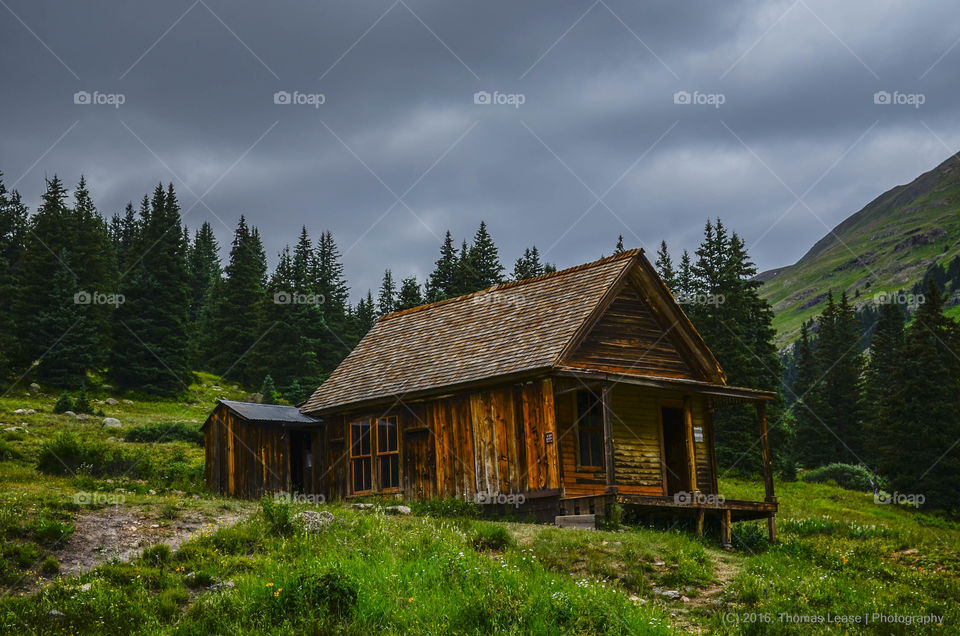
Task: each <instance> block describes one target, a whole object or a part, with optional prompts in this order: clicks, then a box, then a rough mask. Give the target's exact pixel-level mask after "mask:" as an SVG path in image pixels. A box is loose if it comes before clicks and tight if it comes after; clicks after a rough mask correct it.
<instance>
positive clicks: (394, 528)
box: [0, 375, 960, 634]
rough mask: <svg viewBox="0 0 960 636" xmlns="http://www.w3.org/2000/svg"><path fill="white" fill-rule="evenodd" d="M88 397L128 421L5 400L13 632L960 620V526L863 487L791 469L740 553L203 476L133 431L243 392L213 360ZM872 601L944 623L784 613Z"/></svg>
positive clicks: (702, 541) (733, 627) (677, 531)
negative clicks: (189, 375)
mask: <svg viewBox="0 0 960 636" xmlns="http://www.w3.org/2000/svg"><path fill="white" fill-rule="evenodd" d="M90 396H91V398H92V399H94V400H101V401H103V400H106V399H107V398H108V397H114V398H115V399H117V400H118V404H116V405H109V404H105V403H104V404H101V403H96V402H95V403H94V409H95V410H96V409H102V411H103V413H104V415H106V416H109V417H116V418H117V419H119V420H120V421H121V422H122V423H123V426H122V427H121V428H103V427H101V424H100V422H101V420H102V417H92V418H91V419H88V420H77V419H76V418H74V417H71V416H69V415H55V414H53V413H52V408H53V405H54V403H55V402H56V399H57V396H56V395H50V394H43V393H42V392H41V393H39V394H37V395H33V394H29V393H26V392H23V391H22V390H20V389H17V390H15V391H13V392H11V393H10V394H8V395H6V396H4V397H3V398H0V422H2V424H0V534H2V537H0V539H2V554H0V588H2V589H3V593H2V597H0V633H11V634H29V633H36V634H59V633H63V634H68V633H69V634H82V633H142V634H153V633H162V634H236V633H278V634H305V633H348V634H354V633H357V634H359V633H370V632H386V633H398V634H399V633H422V634H446V633H464V634H487V633H516V634H527V633H536V634H554V633H577V634H602V633H613V634H672V633H735V634H741V633H743V634H766V633H786V634H791V633H796V634H809V633H838V632H841V631H844V632H850V631H853V632H865V633H884V634H901V633H902V634H906V633H915V632H918V631H919V632H920V633H927V632H929V633H955V632H956V631H957V630H958V626H960V608H958V605H957V602H956V600H957V599H958V598H960V576H958V570H960V523H958V522H957V520H951V519H947V518H945V517H943V516H941V515H938V514H933V513H929V512H925V511H923V510H922V509H920V510H917V509H913V508H908V507H903V506H893V505H882V504H877V503H874V499H873V495H872V494H869V493H860V492H855V491H850V490H844V489H841V488H839V487H837V486H835V485H832V484H809V483H803V482H778V483H777V494H778V497H779V499H780V505H781V509H780V510H781V513H780V515H779V517H778V524H779V525H778V529H779V542H778V543H777V544H776V545H773V546H770V545H768V544H767V543H766V541H765V525H764V526H763V527H761V525H760V524H755V523H741V524H737V525H736V526H735V534H734V538H735V544H736V547H735V549H734V550H733V551H730V552H725V551H723V550H721V549H720V548H719V543H718V541H717V538H716V537H715V536H713V535H711V534H708V535H707V536H705V537H699V536H697V535H696V534H694V533H692V532H690V531H689V530H687V529H685V528H684V527H670V526H667V527H661V528H652V527H637V526H633V525H627V524H623V525H621V526H620V527H611V528H610V529H607V530H603V531H595V532H590V531H579V530H567V529H559V528H554V527H549V526H542V525H534V524H529V523H520V522H517V521H509V522H506V521H505V522H492V521H486V520H482V519H479V518H477V514H476V510H475V509H474V508H473V507H471V506H468V505H464V504H456V503H453V502H427V503H425V504H420V505H416V506H414V507H413V508H414V511H413V512H414V514H412V515H409V516H393V515H388V514H384V512H383V510H382V509H381V508H379V507H375V508H373V509H370V510H355V509H353V508H351V507H349V506H346V505H342V504H336V503H334V504H328V505H320V506H316V505H297V504H286V503H276V502H274V501H272V500H266V501H264V502H247V501H235V500H229V499H224V498H221V497H217V496H213V495H210V494H209V493H206V492H205V491H204V487H203V449H202V447H201V446H199V445H198V444H197V443H196V442H195V441H191V438H190V435H188V434H184V435H182V436H181V435H177V436H176V437H178V438H179V437H182V438H183V439H174V440H172V441H168V439H167V438H160V441H155V442H141V441H127V439H128V438H127V436H128V435H129V436H131V438H136V439H154V438H155V437H156V436H155V435H152V434H151V433H150V430H151V429H149V428H142V427H149V426H150V425H157V424H162V425H163V426H164V427H168V426H169V425H170V424H173V423H177V424H182V425H183V426H182V427H179V428H178V430H183V431H186V432H187V433H189V430H190V429H196V428H198V427H199V426H200V424H201V423H202V421H203V420H204V419H205V417H206V415H207V414H208V413H209V411H210V409H211V408H212V406H213V403H214V401H215V400H216V399H217V398H218V397H227V398H233V399H242V398H243V396H244V392H243V391H242V390H240V389H234V388H232V387H218V386H217V385H216V379H215V378H213V377H210V376H203V375H201V376H199V379H198V382H197V383H196V384H195V385H194V386H193V387H191V394H190V395H189V396H187V397H186V398H185V399H184V400H181V401H173V400H167V401H157V400H148V399H143V398H138V397H137V396H120V395H116V396H111V395H110V394H109V392H108V391H106V390H104V389H102V388H101V389H97V390H93V391H91V393H90ZM122 399H129V400H131V401H132V404H127V403H124V402H122ZM16 409H33V410H34V411H35V413H33V414H14V413H13V411H14V410H16ZM10 429H13V430H10ZM131 430H138V431H140V434H137V433H130V431H131ZM57 458H59V459H57ZM60 460H62V461H60ZM721 491H722V492H723V494H724V495H726V496H727V497H730V498H760V497H762V492H763V486H762V484H761V483H759V482H752V481H744V480H739V479H724V480H722V482H721ZM302 510H322V511H327V512H330V513H332V515H333V519H332V521H330V522H329V523H328V524H326V525H325V526H324V527H323V528H321V529H320V530H319V531H318V532H316V533H309V532H307V531H306V530H305V529H304V527H303V526H302V524H300V523H299V522H298V521H297V519H296V514H297V513H298V512H300V511H302ZM626 516H629V515H626ZM168 544H169V545H168ZM673 592H675V594H673ZM873 614H882V615H897V614H899V615H902V616H929V615H937V616H941V617H942V624H921V625H907V624H905V623H883V624H881V623H870V624H863V623H860V624H857V623H853V624H852V625H840V624H836V623H809V622H791V621H793V620H800V619H801V618H802V617H811V616H813V617H816V616H819V617H822V618H823V619H824V620H826V618H827V616H828V615H829V616H830V618H831V619H832V620H853V618H852V617H856V616H860V617H862V618H861V620H863V617H866V618H870V617H871V616H872V615H873ZM837 617H840V618H837Z"/></svg>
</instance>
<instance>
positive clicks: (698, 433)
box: [693, 426, 703, 444]
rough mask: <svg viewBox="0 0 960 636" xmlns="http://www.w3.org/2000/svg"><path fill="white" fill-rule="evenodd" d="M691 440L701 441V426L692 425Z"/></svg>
mask: <svg viewBox="0 0 960 636" xmlns="http://www.w3.org/2000/svg"><path fill="white" fill-rule="evenodd" d="M693 441H695V442H696V443H698V444H699V443H700V442H702V441H703V427H701V426H694V427H693Z"/></svg>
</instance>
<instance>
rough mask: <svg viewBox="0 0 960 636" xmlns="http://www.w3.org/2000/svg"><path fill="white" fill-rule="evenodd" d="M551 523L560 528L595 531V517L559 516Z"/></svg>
mask: <svg viewBox="0 0 960 636" xmlns="http://www.w3.org/2000/svg"><path fill="white" fill-rule="evenodd" d="M553 523H554V525H557V526H560V527H561V528H574V529H576V530H596V529H597V515H559V516H557V517H555V518H554V520H553Z"/></svg>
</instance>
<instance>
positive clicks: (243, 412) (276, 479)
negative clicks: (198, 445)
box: [202, 400, 322, 499]
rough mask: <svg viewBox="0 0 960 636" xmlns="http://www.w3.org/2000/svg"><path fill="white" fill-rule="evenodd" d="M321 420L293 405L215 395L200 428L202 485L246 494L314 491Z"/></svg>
mask: <svg viewBox="0 0 960 636" xmlns="http://www.w3.org/2000/svg"><path fill="white" fill-rule="evenodd" d="M321 424H322V420H320V419H318V418H315V417H312V416H310V415H305V414H303V413H301V412H300V410H299V409H298V408H297V407H295V406H281V405H278V404H256V403H251V402H234V401H231V400H220V401H219V402H218V403H217V406H216V408H215V409H214V410H213V412H212V413H211V414H210V417H208V418H207V421H206V422H205V423H204V424H203V429H202V430H203V437H204V448H205V453H206V478H207V487H208V488H210V490H212V491H213V492H217V493H220V494H223V495H229V496H231V497H242V498H246V499H250V498H256V497H260V496H262V495H264V494H268V493H274V492H278V491H285V492H314V490H315V488H314V484H315V483H317V482H316V481H315V480H317V479H319V475H316V476H315V475H314V470H315V466H314V463H313V450H312V449H313V448H314V444H315V442H316V443H317V445H318V446H319V437H318V436H319V432H318V431H319V427H320V425H321Z"/></svg>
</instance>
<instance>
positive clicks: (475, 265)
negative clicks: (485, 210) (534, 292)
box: [466, 221, 503, 293]
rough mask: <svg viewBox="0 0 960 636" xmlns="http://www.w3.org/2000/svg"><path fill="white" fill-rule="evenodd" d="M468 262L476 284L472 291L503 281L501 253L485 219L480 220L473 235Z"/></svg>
mask: <svg viewBox="0 0 960 636" xmlns="http://www.w3.org/2000/svg"><path fill="white" fill-rule="evenodd" d="M467 262H468V264H469V268H470V270H471V271H472V275H473V279H474V280H473V283H474V285H475V287H474V289H471V290H470V291H477V290H480V289H486V288H487V287H490V286H492V285H498V284H500V283H502V282H503V265H501V264H500V255H499V253H498V251H497V246H496V245H495V244H494V243H493V238H492V237H491V236H490V233H489V232H487V224H486V222H484V221H480V227H479V228H477V233H476V234H475V235H474V236H473V244H472V245H471V246H470V251H469V252H468V257H467ZM466 293H469V292H466Z"/></svg>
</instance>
